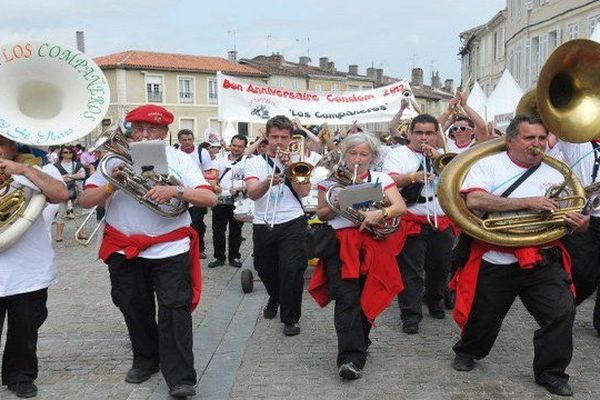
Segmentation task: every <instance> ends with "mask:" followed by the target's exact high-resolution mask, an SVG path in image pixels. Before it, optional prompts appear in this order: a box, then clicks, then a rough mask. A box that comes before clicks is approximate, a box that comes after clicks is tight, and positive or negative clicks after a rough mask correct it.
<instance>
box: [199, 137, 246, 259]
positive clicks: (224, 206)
mask: <svg viewBox="0 0 600 400" xmlns="http://www.w3.org/2000/svg"><path fill="white" fill-rule="evenodd" d="M247 143H248V138H246V136H243V135H235V136H233V137H232V138H231V144H230V146H229V147H230V153H229V154H228V155H224V156H223V157H220V158H218V159H217V160H215V168H216V169H217V171H218V177H217V182H216V187H215V193H216V194H217V195H219V199H224V201H221V200H219V204H217V206H216V207H214V208H213V209H212V231H213V246H214V249H215V260H214V261H211V262H210V263H208V268H214V267H218V266H221V265H225V231H226V230H227V225H228V224H229V240H228V241H229V265H231V266H232V267H236V268H240V267H241V266H242V261H241V254H240V246H241V244H242V227H243V226H244V223H243V222H240V221H238V220H236V219H235V218H233V210H234V208H235V206H234V205H233V199H234V198H235V196H236V195H237V194H238V193H239V192H240V191H241V190H242V189H243V188H242V187H241V186H240V185H239V184H241V182H242V181H238V182H237V186H236V179H240V178H236V175H237V174H239V172H240V171H243V168H244V161H245V156H244V151H245V150H246V145H247ZM224 195H226V196H224Z"/></svg>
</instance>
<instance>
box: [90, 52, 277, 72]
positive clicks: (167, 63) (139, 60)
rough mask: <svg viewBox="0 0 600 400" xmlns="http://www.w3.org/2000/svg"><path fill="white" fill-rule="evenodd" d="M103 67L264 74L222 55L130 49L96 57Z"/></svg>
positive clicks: (96, 60)
mask: <svg viewBox="0 0 600 400" xmlns="http://www.w3.org/2000/svg"><path fill="white" fill-rule="evenodd" d="M94 61H95V62H96V64H98V65H99V66H100V68H102V69H113V68H124V69H132V68H147V69H154V70H172V71H194V72H210V73H214V72H217V71H222V72H224V73H228V74H232V75H251V76H264V77H266V76H267V74H265V73H264V72H262V71H260V70H258V69H256V68H253V67H250V66H248V65H241V64H232V63H230V62H229V61H228V60H227V59H225V58H221V57H205V56H194V55H189V54H170V53H155V52H152V51H139V50H129V51H124V52H121V53H115V54H109V55H106V56H101V57H96V58H94Z"/></svg>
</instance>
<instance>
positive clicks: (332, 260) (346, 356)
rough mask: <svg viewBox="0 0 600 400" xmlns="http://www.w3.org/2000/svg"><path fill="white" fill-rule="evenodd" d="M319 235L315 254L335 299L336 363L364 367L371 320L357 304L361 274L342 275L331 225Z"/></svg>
mask: <svg viewBox="0 0 600 400" xmlns="http://www.w3.org/2000/svg"><path fill="white" fill-rule="evenodd" d="M325 231H326V234H325ZM319 239H320V241H321V243H320V244H319V247H321V248H322V249H324V250H323V252H322V253H321V254H319V257H320V258H321V259H322V260H323V263H324V264H325V270H326V273H327V287H328V290H329V296H330V298H331V299H333V300H335V311H334V323H335V331H336V333H337V338H338V356H337V366H338V367H339V366H340V365H342V364H344V363H347V362H353V363H354V364H356V365H357V366H358V367H360V368H364V366H365V362H366V360H367V348H368V347H369V346H370V345H371V340H370V339H369V333H370V332H371V324H370V323H369V321H368V320H367V317H366V316H365V314H364V313H363V311H362V307H361V305H360V295H361V292H362V288H363V286H364V277H363V276H361V278H360V279H342V277H341V271H342V261H341V260H340V252H339V243H338V241H337V238H336V237H335V231H334V230H333V229H332V228H330V227H326V228H323V232H322V234H320V235H319Z"/></svg>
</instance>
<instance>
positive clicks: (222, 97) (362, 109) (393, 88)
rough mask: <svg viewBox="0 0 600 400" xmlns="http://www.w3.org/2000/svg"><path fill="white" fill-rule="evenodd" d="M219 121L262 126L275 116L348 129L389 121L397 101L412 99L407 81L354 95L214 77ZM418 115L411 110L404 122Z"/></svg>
mask: <svg viewBox="0 0 600 400" xmlns="http://www.w3.org/2000/svg"><path fill="white" fill-rule="evenodd" d="M217 84H218V94H217V96H218V99H219V119H220V120H221V121H237V122H257V123H265V122H266V121H267V120H268V119H269V118H271V117H274V116H275V115H286V116H287V117H289V118H298V119H300V121H301V122H302V123H303V124H317V125H320V124H322V123H324V122H327V123H328V124H330V125H332V124H334V125H349V124H352V123H353V122H354V121H356V122H357V123H358V124H365V123H371V122H386V121H391V120H392V118H393V117H394V115H395V114H396V112H398V110H399V109H400V101H401V100H402V99H403V98H407V97H406V96H410V97H412V99H413V101H414V96H413V94H412V91H411V90H410V85H409V83H408V81H406V80H401V81H399V82H395V83H394V84H392V85H388V86H383V87H379V88H376V89H371V90H360V91H355V92H307V91H303V90H293V89H282V88H276V87H268V86H259V85H257V84H255V83H253V82H249V81H246V80H244V79H239V78H237V77H233V76H228V75H223V74H222V73H218V74H217ZM416 115H417V112H416V111H415V110H414V108H413V107H412V105H411V107H410V108H409V109H408V110H405V111H404V114H403V115H402V116H403V118H412V117H414V116H416Z"/></svg>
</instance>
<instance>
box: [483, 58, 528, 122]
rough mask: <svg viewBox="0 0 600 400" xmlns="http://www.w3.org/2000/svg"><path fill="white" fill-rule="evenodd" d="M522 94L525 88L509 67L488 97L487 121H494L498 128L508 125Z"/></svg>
mask: <svg viewBox="0 0 600 400" xmlns="http://www.w3.org/2000/svg"><path fill="white" fill-rule="evenodd" d="M521 96H523V89H521V87H520V86H519V84H518V83H517V81H515V78H513V76H512V75H511V73H510V72H509V71H508V69H505V70H504V72H503V73H502V77H501V78H500V81H498V84H497V85H496V88H495V89H494V91H493V92H492V94H490V97H488V100H487V103H486V115H487V116H486V119H487V121H486V122H490V121H494V122H495V123H496V127H498V128H502V127H505V126H507V125H508V123H509V122H510V120H511V119H512V118H513V116H514V114H515V109H516V108H517V104H519V100H520V99H521Z"/></svg>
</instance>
